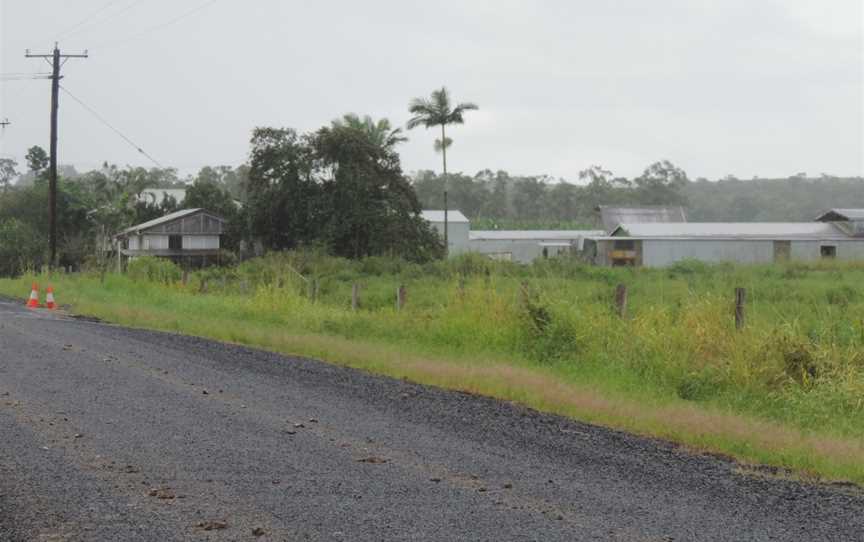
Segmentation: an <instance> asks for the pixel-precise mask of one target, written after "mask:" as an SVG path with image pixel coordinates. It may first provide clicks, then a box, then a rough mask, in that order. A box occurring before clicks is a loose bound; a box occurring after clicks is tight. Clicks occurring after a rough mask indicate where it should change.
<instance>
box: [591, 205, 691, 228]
mask: <svg viewBox="0 0 864 542" xmlns="http://www.w3.org/2000/svg"><path fill="white" fill-rule="evenodd" d="M597 211H598V212H599V213H600V223H601V224H602V226H603V229H604V230H606V231H607V232H610V233H611V232H612V231H613V230H614V229H615V228H617V227H618V225H619V224H648V223H656V222H659V223H666V224H668V223H681V222H687V215H686V214H685V213H684V208H683V207H681V206H645V207H612V206H607V205H600V206H598V207H597Z"/></svg>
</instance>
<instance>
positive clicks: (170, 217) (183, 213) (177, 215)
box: [117, 209, 225, 237]
mask: <svg viewBox="0 0 864 542" xmlns="http://www.w3.org/2000/svg"><path fill="white" fill-rule="evenodd" d="M198 212H205V213H206V212H207V211H206V210H204V209H183V210H180V211H175V212H173V213H169V214H167V215H165V216H160V217H159V218H154V219H153V220H150V221H147V222H143V223H141V224H138V225H136V226H132V227H130V228H126V229H125V230H123V231H122V232H120V233H118V234H117V236H118V237H119V236H122V235H128V234H130V233H135V232H142V231H144V230H149V229H151V228H155V227H156V226H159V225H161V224H165V223H166V222H173V221H175V220H179V219H181V218H184V217H187V216H190V215H194V214H196V213H198ZM208 214H210V213H208ZM211 216H212V217H213V218H215V219H217V220H221V221H222V222H224V221H225V220H224V219H223V218H221V217H218V216H216V215H212V214H211Z"/></svg>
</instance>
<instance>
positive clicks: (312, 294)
mask: <svg viewBox="0 0 864 542" xmlns="http://www.w3.org/2000/svg"><path fill="white" fill-rule="evenodd" d="M309 299H310V300H311V301H312V302H315V301H317V300H318V279H312V280H311V281H310V282H309Z"/></svg>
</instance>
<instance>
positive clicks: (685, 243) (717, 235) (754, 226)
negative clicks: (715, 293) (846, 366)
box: [584, 221, 864, 267]
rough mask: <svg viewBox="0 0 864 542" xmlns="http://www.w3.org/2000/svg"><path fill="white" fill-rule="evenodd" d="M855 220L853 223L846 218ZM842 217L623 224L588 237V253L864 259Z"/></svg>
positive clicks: (636, 258)
mask: <svg viewBox="0 0 864 542" xmlns="http://www.w3.org/2000/svg"><path fill="white" fill-rule="evenodd" d="M849 223H851V224H852V227H851V228H850V227H849V226H848V224H849ZM854 227H855V223H854V221H847V227H844V226H842V225H841V224H840V223H838V222H834V221H830V222H784V223H770V222H730V223H707V222H706V223H698V222H688V223H647V224H644V223H632V224H627V223H624V224H619V225H618V226H617V227H616V228H615V229H614V230H612V231H611V232H610V233H609V234H608V235H604V236H597V237H593V238H590V239H588V240H586V243H585V251H584V257H585V258H586V259H587V260H588V261H590V262H593V263H595V264H597V265H612V266H616V265H633V266H644V267H663V266H667V265H671V264H673V263H675V262H679V261H682V260H688V259H694V260H700V261H704V262H736V263H748V264H756V263H772V262H782V261H789V260H796V261H814V260H819V259H828V258H830V259H833V258H836V259H841V260H858V259H864V236H859V237H857V238H856V237H855V235H853V234H852V233H850V229H854Z"/></svg>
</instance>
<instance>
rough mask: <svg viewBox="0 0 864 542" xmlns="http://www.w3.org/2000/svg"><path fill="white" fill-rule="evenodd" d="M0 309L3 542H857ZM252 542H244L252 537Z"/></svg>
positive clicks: (853, 499) (720, 499) (141, 341)
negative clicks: (323, 541) (344, 541)
mask: <svg viewBox="0 0 864 542" xmlns="http://www.w3.org/2000/svg"><path fill="white" fill-rule="evenodd" d="M739 472H740V471H739V469H737V468H736V466H735V465H734V464H732V463H729V462H727V461H725V460H722V459H719V458H715V457H709V456H697V455H691V454H688V453H686V452H683V451H681V450H679V449H677V448H676V447H675V446H673V445H670V444H667V443H663V442H657V441H652V440H648V439H643V438H638V437H634V436H630V435H627V434H623V433H619V432H615V431H610V430H607V429H603V428H598V427H594V426H589V425H585V424H580V423H578V422H574V421H569V420H565V419H562V418H559V417H556V416H550V415H544V414H539V413H537V412H534V411H531V410H528V409H525V408H522V407H519V406H516V405H512V404H508V403H503V402H499V401H494V400H490V399H486V398H481V397H475V396H470V395H467V394H462V393H455V392H449V391H443V390H439V389H434V388H427V387H423V386H419V385H414V384H410V383H407V382H402V381H398V380H392V379H387V378H380V377H376V376H372V375H369V374H366V373H363V372H360V371H355V370H351V369H345V368H340V367H335V366H331V365H328V364H325V363H321V362H317V361H312V360H306V359H295V358H287V357H283V356H278V355H275V354H270V353H266V352H261V351H256V350H252V349H247V348H240V347H236V346H229V345H224V344H219V343H215V342H211V341H205V340H200V339H194V338H188V337H182V336H175V335H170V334H164V333H154V332H148V331H138V330H130V329H125V328H120V327H115V326H109V325H103V324H98V323H93V322H87V321H81V320H74V319H71V318H67V317H63V316H59V315H52V314H47V313H45V312H29V311H27V310H26V309H23V308H21V307H19V306H17V305H13V304H9V303H2V302H0V540H4V541H6V540H28V541H29V540H46V541H55V540H87V541H90V540H99V541H101V540H105V541H109V540H110V541H117V540H158V541H169V540H292V541H293V540H346V541H361V540H434V541H445V540H490V541H492V540H494V541H499V540H501V541H504V540H538V541H547V540H549V541H552V540H562V541H563V540H566V541H574V540H621V541H625V540H626V541H646V542H647V541H657V542H659V541H667V540H676V541H689V540H736V541H738V540H808V541H816V540H819V541H823V540H864V496H862V493H861V492H860V491H859V490H857V489H855V488H852V487H842V486H812V485H804V484H799V483H796V482H791V481H787V480H782V479H778V478H776V477H771V478H769V477H765V476H754V475H744V474H740V473H739ZM253 531H254V533H257V536H256V534H253Z"/></svg>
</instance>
